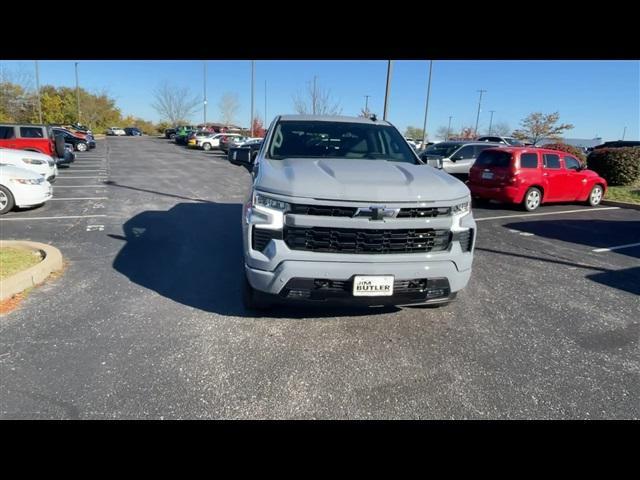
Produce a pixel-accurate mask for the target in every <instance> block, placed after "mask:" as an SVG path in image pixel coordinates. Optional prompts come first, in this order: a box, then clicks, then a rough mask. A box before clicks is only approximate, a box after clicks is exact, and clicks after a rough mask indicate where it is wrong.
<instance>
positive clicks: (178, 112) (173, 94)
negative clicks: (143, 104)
mask: <svg viewBox="0 0 640 480" xmlns="http://www.w3.org/2000/svg"><path fill="white" fill-rule="evenodd" d="M153 97H154V98H155V102H154V103H152V104H151V106H152V107H153V108H154V110H155V111H156V112H158V114H159V115H160V117H162V119H163V120H165V119H166V120H168V121H169V122H171V123H172V124H173V125H177V124H179V123H183V122H186V121H187V120H188V118H189V117H190V116H191V115H193V113H194V112H195V111H196V109H197V107H198V105H199V104H200V99H199V98H198V97H197V96H192V95H191V92H190V91H189V89H188V88H186V87H185V88H177V87H175V86H174V85H171V84H170V83H169V82H166V81H165V82H163V83H162V84H160V86H159V87H158V88H157V89H156V90H155V91H154V92H153Z"/></svg>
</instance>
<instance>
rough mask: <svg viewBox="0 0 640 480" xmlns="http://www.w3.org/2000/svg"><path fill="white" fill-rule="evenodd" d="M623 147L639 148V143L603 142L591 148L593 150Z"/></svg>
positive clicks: (631, 141) (623, 141) (625, 141)
mask: <svg viewBox="0 0 640 480" xmlns="http://www.w3.org/2000/svg"><path fill="white" fill-rule="evenodd" d="M624 147H640V142H639V141H637V140H616V141H614V142H604V143H603V144H601V145H598V146H595V147H593V149H594V150H599V149H601V148H624Z"/></svg>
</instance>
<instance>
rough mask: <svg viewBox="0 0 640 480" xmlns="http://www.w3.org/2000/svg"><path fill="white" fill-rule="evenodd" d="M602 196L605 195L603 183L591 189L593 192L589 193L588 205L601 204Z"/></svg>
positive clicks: (595, 205)
mask: <svg viewBox="0 0 640 480" xmlns="http://www.w3.org/2000/svg"><path fill="white" fill-rule="evenodd" d="M602 197H604V194H603V191H602V185H594V187H593V188H592V189H591V192H590V193H589V198H588V199H587V205H590V206H592V207H597V206H598V205H600V202H601V201H602Z"/></svg>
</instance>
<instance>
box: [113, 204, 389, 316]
mask: <svg viewBox="0 0 640 480" xmlns="http://www.w3.org/2000/svg"><path fill="white" fill-rule="evenodd" d="M241 214H242V205H241V204H240V203H213V202H210V203H209V202H207V203H179V204H177V205H175V206H174V207H172V208H171V209H170V210H168V211H146V212H142V213H140V214H138V215H136V216H134V217H132V218H131V219H129V220H128V221H127V222H126V223H125V224H124V232H125V236H124V237H122V236H119V235H111V237H113V238H118V239H120V240H124V241H125V242H126V243H125V245H124V246H123V247H122V249H121V250H120V252H119V253H118V255H117V257H116V259H115V260H114V262H113V267H114V269H115V270H117V271H118V272H120V273H122V274H123V275H125V276H126V277H127V278H129V279H130V280H131V281H132V282H135V283H137V284H139V285H141V286H143V287H145V288H149V289H151V290H154V291H156V292H157V293H159V294H160V295H163V296H164V297H167V298H170V299H172V300H174V301H176V302H179V303H181V304H184V305H188V306H190V307H194V308H198V309H201V310H205V311H208V312H215V313H218V314H220V315H232V316H243V317H255V316H256V315H255V314H253V313H252V312H247V311H245V309H244V307H243V305H242V299H241V286H242V281H243V275H244V267H243V265H244V258H243V252H242V226H241V223H240V222H241ZM398 310H399V309H398V308H396V307H388V308H366V307H365V308H353V309H351V308H349V309H345V308H336V307H328V306H326V307H325V306H320V308H318V306H317V305H312V306H309V307H306V306H305V307H293V306H286V305H284V306H276V307H274V309H273V310H272V311H269V312H268V313H266V314H265V315H264V316H268V317H283V318H307V317H310V318H313V317H336V316H361V315H372V314H376V313H389V312H395V311H398Z"/></svg>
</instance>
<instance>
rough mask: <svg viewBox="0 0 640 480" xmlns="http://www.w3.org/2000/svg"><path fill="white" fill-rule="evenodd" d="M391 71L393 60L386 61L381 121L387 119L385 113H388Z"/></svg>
mask: <svg viewBox="0 0 640 480" xmlns="http://www.w3.org/2000/svg"><path fill="white" fill-rule="evenodd" d="M392 71H393V60H387V89H386V91H385V94H384V113H383V115H382V119H383V120H386V119H387V113H388V111H389V92H390V90H391V73H392Z"/></svg>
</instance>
